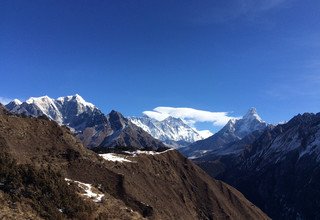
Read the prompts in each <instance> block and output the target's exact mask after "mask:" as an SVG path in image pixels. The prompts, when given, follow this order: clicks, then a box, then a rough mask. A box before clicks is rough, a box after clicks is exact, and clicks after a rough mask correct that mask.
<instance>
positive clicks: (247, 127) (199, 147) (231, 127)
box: [181, 108, 268, 158]
mask: <svg viewBox="0 0 320 220" xmlns="http://www.w3.org/2000/svg"><path fill="white" fill-rule="evenodd" d="M267 126H268V125H267V123H266V122H264V121H262V119H261V118H260V116H259V115H258V113H257V111H256V109H255V108H251V109H249V111H248V112H247V113H246V114H245V115H244V116H243V117H242V118H241V119H231V120H230V121H229V122H228V123H227V124H226V125H225V126H224V127H223V128H222V129H221V130H220V131H219V132H217V133H215V134H214V135H212V136H211V137H209V138H206V139H204V140H200V141H197V142H195V143H193V144H191V145H189V146H188V147H186V148H183V149H181V152H182V153H183V154H184V155H186V156H188V157H190V158H197V157H201V156H204V155H206V154H208V153H210V152H214V153H215V154H228V153H233V152H234V151H237V150H238V149H233V148H231V147H230V146H229V147H226V145H227V144H229V143H232V142H235V141H238V140H241V139H242V138H244V137H245V136H246V135H248V134H250V133H252V132H254V131H263V130H264V129H265V128H267Z"/></svg>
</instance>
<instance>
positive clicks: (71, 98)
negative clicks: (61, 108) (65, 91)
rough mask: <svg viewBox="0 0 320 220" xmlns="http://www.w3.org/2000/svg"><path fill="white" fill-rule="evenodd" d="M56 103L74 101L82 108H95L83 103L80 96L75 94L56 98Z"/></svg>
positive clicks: (88, 103) (85, 102)
mask: <svg viewBox="0 0 320 220" xmlns="http://www.w3.org/2000/svg"><path fill="white" fill-rule="evenodd" d="M57 100H58V101H60V102H62V103H64V102H70V101H76V102H77V103H78V104H81V105H83V106H86V107H89V108H91V109H93V108H95V106H94V105H93V104H92V103H90V102H87V101H85V100H84V99H83V98H82V97H81V96H80V95H78V94H75V95H70V96H65V97H59V98H57Z"/></svg>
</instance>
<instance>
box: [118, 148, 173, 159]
mask: <svg viewBox="0 0 320 220" xmlns="http://www.w3.org/2000/svg"><path fill="white" fill-rule="evenodd" d="M171 150H174V149H168V150H165V151H161V152H156V151H142V150H136V151H124V153H126V154H130V155H131V156H132V157H137V156H138V155H139V154H146V155H159V154H164V153H167V152H168V151H171Z"/></svg>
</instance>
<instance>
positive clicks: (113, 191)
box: [0, 106, 269, 220]
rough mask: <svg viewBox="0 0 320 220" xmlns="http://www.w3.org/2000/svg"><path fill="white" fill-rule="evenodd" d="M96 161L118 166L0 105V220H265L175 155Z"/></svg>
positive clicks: (43, 120) (42, 121) (52, 126)
mask: <svg viewBox="0 0 320 220" xmlns="http://www.w3.org/2000/svg"><path fill="white" fill-rule="evenodd" d="M115 119H116V121H117V122H116V123H112V124H113V125H114V126H115V127H118V128H119V127H122V126H123V123H124V122H123V121H121V117H120V118H115ZM108 120H109V119H108ZM114 129H116V128H114ZM103 156H108V157H112V158H114V157H121V158H126V160H125V161H123V162H119V161H113V160H107V159H105V158H107V157H102V156H100V155H98V154H96V153H95V152H93V151H91V150H89V149H87V148H86V147H84V146H83V145H82V143H81V142H79V141H78V139H77V138H75V137H74V136H73V133H72V132H71V131H70V130H69V129H68V128H67V127H65V126H59V124H58V123H56V122H55V121H53V120H49V119H48V118H47V117H41V116H40V117H38V118H34V117H26V116H25V115H16V114H12V113H9V112H8V111H6V110H5V109H4V108H3V107H2V106H0V165H1V166H0V183H1V184H0V204H1V206H0V218H4V219H190V220H191V219H269V218H268V217H267V216H266V215H265V214H264V213H263V212H262V211H261V210H260V209H259V208H257V207H255V206H254V205H253V204H252V203H250V202H249V201H248V200H246V199H245V197H244V196H243V195H242V194H241V193H240V192H238V191H237V190H235V189H234V188H232V187H230V186H229V185H227V184H224V183H223V182H221V181H216V180H213V179H212V178H210V177H209V176H208V175H207V174H206V173H205V172H203V171H202V170H201V169H200V168H199V167H197V166H196V165H194V164H193V163H192V162H191V161H190V160H188V159H186V158H184V157H183V156H182V155H181V154H180V153H179V152H177V151H176V150H167V151H163V152H161V153H159V152H158V153H153V154H151V153H149V154H147V153H139V151H136V152H133V153H130V154H128V153H124V154H121V155H120V154H114V153H108V154H105V155H103Z"/></svg>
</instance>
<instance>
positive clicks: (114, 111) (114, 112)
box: [109, 110, 125, 119]
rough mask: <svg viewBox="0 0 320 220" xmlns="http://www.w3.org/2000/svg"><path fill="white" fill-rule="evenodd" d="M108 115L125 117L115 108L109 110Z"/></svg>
mask: <svg viewBox="0 0 320 220" xmlns="http://www.w3.org/2000/svg"><path fill="white" fill-rule="evenodd" d="M109 115H110V117H117V118H121V119H122V118H123V119H124V118H125V117H124V116H123V115H122V114H121V113H120V112H118V111H116V110H111V112H110V113H109Z"/></svg>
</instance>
